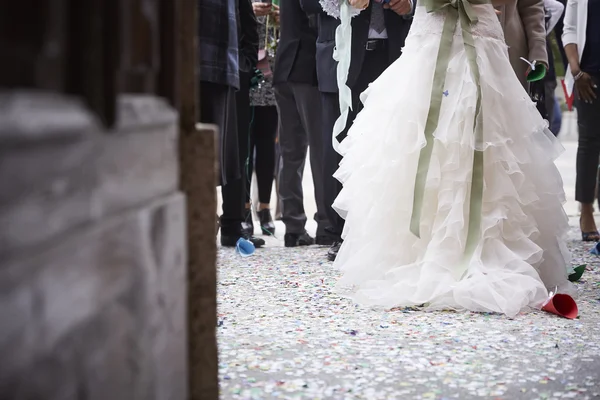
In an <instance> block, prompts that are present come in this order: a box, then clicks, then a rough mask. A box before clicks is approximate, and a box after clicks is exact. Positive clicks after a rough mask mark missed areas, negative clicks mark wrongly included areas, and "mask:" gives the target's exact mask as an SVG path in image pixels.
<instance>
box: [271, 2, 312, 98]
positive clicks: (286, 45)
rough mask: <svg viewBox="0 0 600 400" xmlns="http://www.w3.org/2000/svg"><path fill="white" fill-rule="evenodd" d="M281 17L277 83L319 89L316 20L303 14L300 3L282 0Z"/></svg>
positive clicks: (275, 76)
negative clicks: (317, 86)
mask: <svg viewBox="0 0 600 400" xmlns="http://www.w3.org/2000/svg"><path fill="white" fill-rule="evenodd" d="M279 18H280V31H279V44H278V45H277V54H276V56H275V71H274V72H273V84H279V83H284V82H295V83H308V84H313V85H315V86H316V85H317V68H316V58H315V53H316V40H317V23H316V18H315V17H311V18H309V16H308V15H307V14H306V13H305V12H304V11H302V8H301V7H300V1H299V0H280V2H279Z"/></svg>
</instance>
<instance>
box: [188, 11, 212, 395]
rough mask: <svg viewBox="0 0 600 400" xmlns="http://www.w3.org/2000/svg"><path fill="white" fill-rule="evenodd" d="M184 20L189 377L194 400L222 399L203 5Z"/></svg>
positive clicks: (190, 393) (190, 12)
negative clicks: (200, 57) (202, 78)
mask: <svg viewBox="0 0 600 400" xmlns="http://www.w3.org/2000/svg"><path fill="white" fill-rule="evenodd" d="M181 4H182V7H181V8H180V17H179V32H178V35H179V54H180V63H179V77H180V85H179V88H178V91H179V111H180V116H181V130H180V139H179V141H180V142H179V148H180V152H179V157H180V168H181V183H180V185H181V190H182V191H183V192H184V193H185V194H186V197H187V224H188V225H187V227H188V229H187V235H188V293H187V296H188V328H189V329H188V343H189V348H188V351H189V353H188V360H189V363H188V374H189V398H190V399H191V400H216V399H218V398H219V382H218V355H217V341H216V326H217V293H216V289H217V273H216V259H217V246H216V225H215V223H216V221H215V211H216V208H217V196H216V184H217V182H216V174H215V170H216V169H215V165H216V154H217V152H216V128H215V127H213V126H210V125H197V124H196V123H197V121H198V116H197V109H198V81H197V77H196V64H197V52H196V40H197V39H196V38H197V15H196V14H197V4H196V1H195V0H183V1H182V2H181Z"/></svg>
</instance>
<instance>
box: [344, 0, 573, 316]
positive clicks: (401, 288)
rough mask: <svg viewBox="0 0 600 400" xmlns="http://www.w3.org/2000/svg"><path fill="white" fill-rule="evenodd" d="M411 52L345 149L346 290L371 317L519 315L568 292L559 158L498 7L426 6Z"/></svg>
mask: <svg viewBox="0 0 600 400" xmlns="http://www.w3.org/2000/svg"><path fill="white" fill-rule="evenodd" d="M368 2H369V0H351V3H352V4H353V5H355V6H357V5H358V8H364V7H366V6H367V5H368V4H369V3H368ZM451 3H452V4H451ZM402 54H403V55H402V56H401V57H400V59H399V60H398V61H396V62H395V63H394V64H392V65H391V66H390V67H389V68H388V69H387V70H386V71H385V72H384V73H383V74H382V75H381V77H380V78H379V79H377V80H376V81H375V82H373V83H372V84H371V85H370V86H369V88H368V89H367V90H366V91H365V92H364V93H363V94H362V96H361V100H362V102H363V104H364V109H363V110H362V111H361V112H360V113H359V115H358V116H357V118H356V120H355V121H354V123H353V125H352V127H351V128H350V130H349V133H348V136H347V138H346V139H344V140H343V141H342V143H341V144H340V147H339V151H340V152H341V153H342V155H343V157H344V158H343V160H342V162H341V163H340V166H339V169H338V171H337V172H336V174H335V177H336V178H337V179H338V180H339V181H340V182H342V184H343V186H344V188H343V190H342V192H341V193H340V195H339V196H338V198H337V199H336V201H335V203H334V208H335V209H336V211H337V212H338V213H339V214H340V215H341V216H342V217H344V218H345V220H346V224H345V229H344V233H343V238H344V244H343V246H342V248H341V249H340V252H339V254H338V256H337V259H336V262H335V264H336V265H337V266H338V267H339V268H340V269H341V270H342V272H343V276H342V278H341V280H340V281H339V282H338V289H341V290H349V291H350V294H351V296H352V298H353V299H355V301H357V302H359V303H362V304H365V305H369V306H379V307H386V308H392V307H397V306H414V305H416V306H421V305H423V306H425V307H426V308H428V309H453V310H471V311H482V312H498V313H504V314H506V315H507V316H509V317H513V316H515V315H517V314H518V313H519V312H521V311H524V310H526V309H528V308H540V307H541V306H542V304H543V303H544V301H545V300H546V299H547V298H548V292H549V291H554V292H556V289H557V288H558V291H559V292H563V293H571V294H572V293H573V291H574V288H573V287H572V286H571V284H570V283H569V282H568V279H567V277H568V272H567V269H568V267H567V266H568V265H569V257H570V255H569V252H568V250H567V249H566V246H565V241H564V240H565V234H566V232H567V230H568V229H569V224H568V219H567V216H566V214H565V212H564V210H563V207H562V203H563V202H564V201H565V197H564V192H563V185H562V179H561V176H560V174H559V172H558V170H557V168H556V167H555V165H554V160H555V159H556V157H557V156H558V155H559V154H560V152H561V151H562V148H561V146H560V145H559V143H558V142H557V141H556V140H555V138H554V136H553V135H552V133H550V131H549V130H548V128H547V123H546V122H545V121H544V120H543V119H542V117H541V116H540V115H539V113H538V111H537V110H536V107H535V104H533V102H532V101H531V100H530V98H529V96H528V94H527V93H526V92H525V90H524V89H523V87H522V86H521V84H520V82H519V80H518V79H517V76H516V75H515V73H514V72H513V69H512V67H511V65H510V62H509V59H508V53H507V47H506V44H505V42H504V35H503V32H502V28H501V26H500V23H499V21H498V18H497V15H496V12H495V10H494V7H493V5H492V4H491V3H489V2H488V1H486V0H471V1H470V2H469V1H468V0H424V1H422V2H421V3H420V5H419V6H417V9H416V12H415V16H414V20H413V23H412V28H411V31H410V33H409V36H408V38H407V40H406V46H405V48H404V49H403V53H402Z"/></svg>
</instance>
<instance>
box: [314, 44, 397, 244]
mask: <svg viewBox="0 0 600 400" xmlns="http://www.w3.org/2000/svg"><path fill="white" fill-rule="evenodd" d="M388 66H389V61H388V51H387V48H386V47H385V46H378V47H377V48H376V49H375V50H372V51H367V52H365V59H364V61H363V65H362V69H361V71H360V75H359V76H358V80H357V81H356V84H355V85H354V87H353V88H352V111H351V112H350V113H349V115H348V121H347V123H346V129H345V130H344V132H342V133H341V134H340V135H339V136H338V141H340V142H341V141H342V140H343V139H344V138H345V137H346V134H347V132H348V129H350V126H351V125H352V122H354V118H356V115H357V114H358V113H359V112H360V110H362V104H361V102H360V98H359V96H360V94H361V93H362V92H364V91H365V90H366V89H367V87H368V86H369V84H370V83H371V82H373V81H374V80H376V79H377V78H378V77H379V75H381V73H382V72H383V71H385V69H386V68H387V67H388ZM321 97H322V103H323V113H324V114H323V125H322V133H323V144H324V146H325V148H324V161H323V167H324V170H323V179H324V184H325V190H324V196H325V203H326V205H327V208H326V210H327V216H328V217H329V221H330V226H329V227H328V228H327V233H328V234H330V235H331V236H333V237H335V238H337V239H339V238H340V236H341V234H342V231H343V229H344V220H343V219H342V218H341V217H340V216H339V215H338V213H337V212H335V210H334V209H333V208H332V207H331V206H332V204H333V202H334V200H335V198H336V197H337V196H338V194H339V193H340V191H341V189H342V185H341V183H340V182H338V181H337V180H336V179H335V178H334V177H333V174H334V172H335V171H336V170H337V168H338V166H339V163H340V161H341V160H342V156H341V155H340V154H338V153H337V152H336V151H335V150H334V149H333V144H332V141H331V133H332V131H333V125H334V124H335V121H336V120H337V119H338V117H339V116H340V106H339V102H338V94H337V93H321Z"/></svg>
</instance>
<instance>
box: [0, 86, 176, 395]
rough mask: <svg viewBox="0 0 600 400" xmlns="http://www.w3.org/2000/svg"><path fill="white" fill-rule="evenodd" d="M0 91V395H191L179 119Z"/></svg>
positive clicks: (148, 104) (134, 102)
mask: <svg viewBox="0 0 600 400" xmlns="http://www.w3.org/2000/svg"><path fill="white" fill-rule="evenodd" d="M118 110H119V116H118V123H117V126H116V128H115V129H113V130H112V131H109V132H107V131H104V130H103V129H102V128H101V126H100V124H98V122H97V121H96V120H95V118H94V117H93V115H92V114H91V113H89V112H88V111H87V110H86V108H85V107H84V106H83V105H82V104H81V103H80V102H79V101H78V100H76V99H73V98H69V97H66V96H62V95H57V94H49V93H41V92H33V91H32V92H23V91H21V92H0V321H1V322H0V354H1V361H0V400H75V399H77V400H81V399H85V400H167V399H173V400H182V399H185V398H187V391H188V390H187V371H186V364H187V337H186V336H187V335H186V330H187V326H186V302H187V297H186V263H187V255H186V233H185V232H186V218H185V201H184V196H183V195H182V194H181V193H180V192H179V190H178V180H179V167H178V119H177V114H176V112H175V111H173V109H172V108H171V107H170V106H169V105H168V104H167V103H166V102H165V101H163V100H161V99H159V98H156V97H153V96H142V95H140V96H135V95H129V96H122V97H121V98H120V100H119V107H118Z"/></svg>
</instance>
